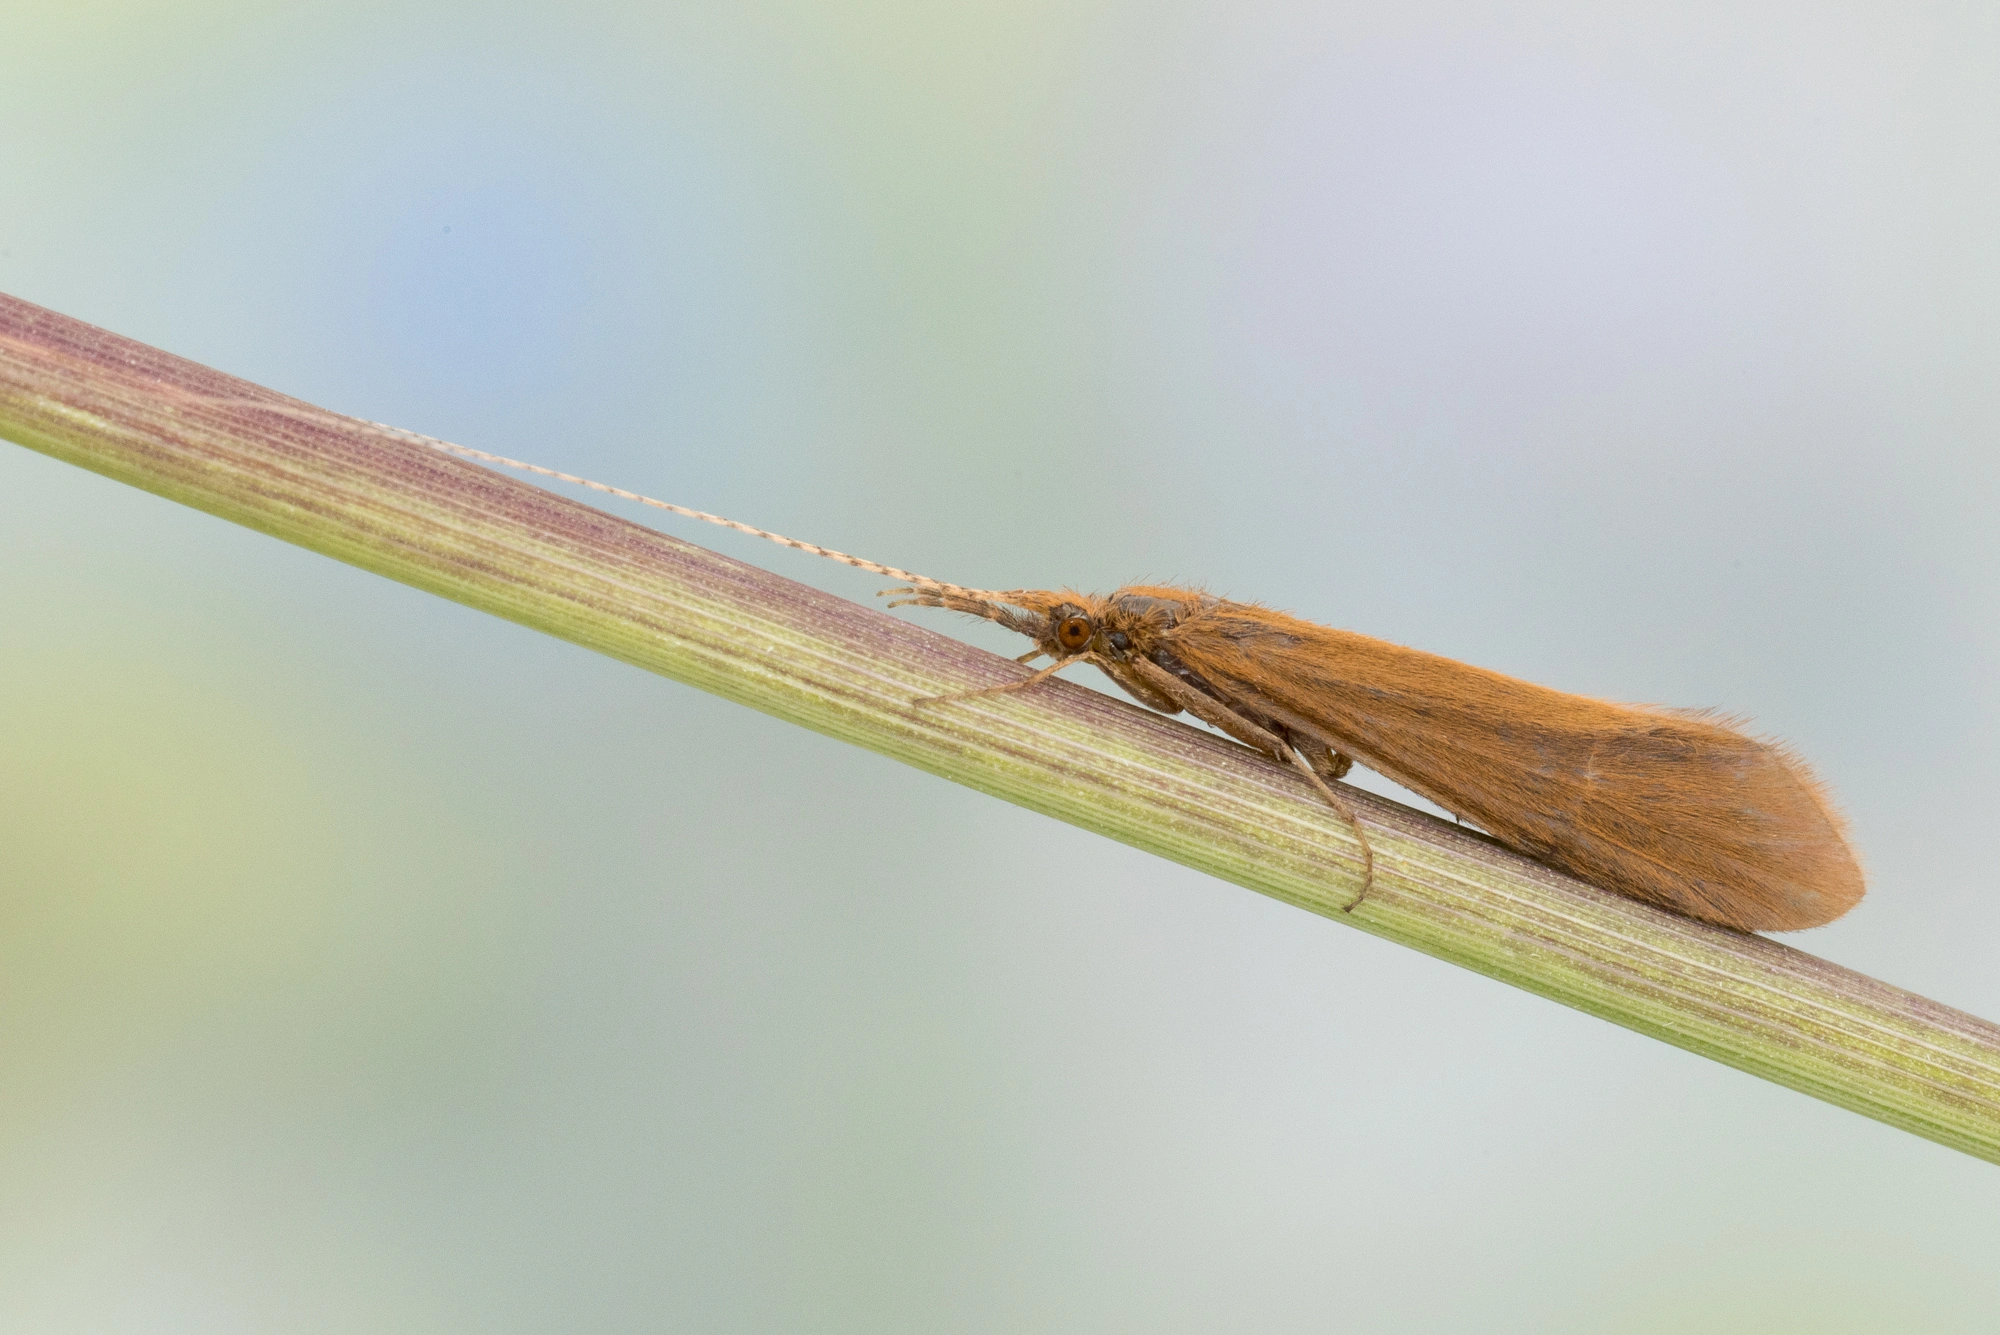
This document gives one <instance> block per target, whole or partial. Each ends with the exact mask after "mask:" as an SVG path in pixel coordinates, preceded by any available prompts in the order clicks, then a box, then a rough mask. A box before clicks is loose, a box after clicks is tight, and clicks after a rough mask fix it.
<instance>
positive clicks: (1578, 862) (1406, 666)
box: [893, 581, 1863, 932]
mask: <svg viewBox="0 0 2000 1335" xmlns="http://www.w3.org/2000/svg"><path fill="white" fill-rule="evenodd" d="M895 592H898V593H904V594H907V595H909V596H908V597H905V598H903V599H901V600H900V602H899V603H898V604H893V605H901V604H904V603H915V604H919V605H922V606H926V607H945V608H950V609H951V610H953V611H956V612H967V613H970V614H971V615H973V616H978V617H984V618H986V619H987V620H989V621H993V622H997V623H998V624H1000V625H1002V626H1005V627H1007V628H1008V629H1009V630H1014V631H1019V632H1020V633H1022V634H1024V635H1027V636H1028V637H1029V638H1031V639H1033V640H1034V642H1035V652H1034V653H1032V654H1029V655H1026V656H1025V657H1024V660H1023V661H1031V660H1032V659H1034V658H1037V657H1040V656H1041V655H1044V654H1046V655H1048V656H1049V657H1051V658H1052V659H1054V660H1055V661H1054V663H1052V664H1051V665H1050V666H1049V667H1047V668H1044V669H1043V670H1042V671H1041V672H1039V673H1036V674H1035V675H1034V676H1032V677H1029V678H1027V679H1025V680H1023V681H1021V682H1017V683H1010V684H1009V685H1008V686H1005V687H1000V688H997V689H1000V690H1012V689H1019V688H1020V687H1022V686H1027V685H1032V684H1033V683H1034V682H1035V681H1037V680H1040V679H1041V678H1042V677H1045V676H1047V675H1048V674H1049V673H1051V672H1054V671H1056V670H1057V669H1058V668H1061V667H1065V666H1067V665H1068V664H1070V663H1077V662H1083V663H1090V664H1093V665H1094V666H1096V667H1098V668H1100V669H1102V670H1103V672H1104V673H1105V675H1106V676H1108V677H1110V678H1111V679H1112V680H1113V681H1115V682H1117V683H1118V684H1119V685H1120V686H1121V687H1123V688H1124V689H1125V690H1126V692H1127V693H1129V694H1130V695H1131V696H1132V698H1134V699H1135V700H1137V701H1139V703H1141V704H1143V705H1147V706H1149V707H1151V708H1153V709H1157V710H1160V711H1161V712H1163V713H1167V714H1176V713H1179V712H1181V711H1182V710H1186V711H1187V712H1188V713H1190V714H1193V715H1194V716H1195V717H1196V718H1199V719H1201V720H1202V721H1203V722H1205V723H1209V724H1212V725H1213V726H1214V727H1216V728H1219V729H1221V730H1222V731H1223V732H1226V733H1228V734H1229V735H1230V736H1232V737H1234V738H1236V739H1237V740H1238V741H1240V742H1242V743H1244V744H1245V745H1247V746H1250V747H1254V748H1255V749H1257V750H1259V751H1262V752H1264V753H1265V754H1267V755H1269V756H1271V757H1272V758H1273V759H1275V760H1277V761H1278V762H1279V763H1281V764H1291V765H1293V766H1295V767H1296V768H1298V769H1299V770H1300V771H1302V772H1303V773H1304V774H1305V776H1306V777H1307V778H1308V779H1310V780H1311V781H1312V782H1313V783H1314V784H1315V785H1316V786H1317V787H1318V788H1319V790H1320V791H1321V793H1323V794H1324V795H1325V796H1326V798H1327V800H1328V801H1329V802H1331V803H1332V804H1333V806H1334V807H1335V808H1336V809H1337V810H1339V811H1340V812H1341V814H1342V815H1344V816H1345V817H1346V818H1347V819H1348V820H1349V822H1350V823H1353V821H1354V815H1353V812H1352V811H1351V810H1350V809H1349V808H1348V807H1347V804H1346V803H1345V802H1343V801H1341V800H1340V798H1339V797H1337V796H1336V795H1335V794H1334V793H1333V791H1332V789H1331V788H1329V787H1328V786H1327V785H1328V783H1329V782H1330V781H1332V780H1335V779H1338V778H1340V777H1341V776H1342V775H1344V774H1346V773H1347V771H1348V769H1349V768H1350V766H1352V765H1353V764H1354V762H1356V761H1359V762H1360V763H1361V764H1363V765H1366V766H1367V767H1368V768H1369V769H1372V770H1374V771H1375V772H1376V773H1378V774H1381V775H1383V776H1384V777H1386V778H1390V779H1393V780H1395V781H1396V782H1397V783H1400V784H1402V785H1403V786H1404V787H1405V788H1408V789H1410V790H1411V791H1412V792H1415V793H1420V794H1422V795H1423V796H1424V797H1426V798H1429V799H1430V800H1431V801H1433V802H1435V803H1437V804H1438V805H1439V806H1440V807H1443V808H1444V809H1445V810H1446V811H1449V812H1451V813H1453V814H1454V815H1456V816H1458V817H1460V818H1461V819H1463V820H1466V821H1468V822H1469V823H1471V824H1473V825H1476V826H1478V827H1479V828H1481V829H1483V830H1485V831H1486V832H1487V833H1489V834H1491V835H1492V836H1493V837H1494V838H1496V839H1498V840H1499V841H1500V842H1501V843H1503V844H1506V845H1507V846H1508V847H1509V848H1512V849H1514V850H1516V851H1517V852H1521V853H1525V854H1527V855H1528V856H1529V857H1533V858H1538V859H1540V860H1541V861H1543V862H1546V863H1548V864H1550V865H1551V866H1555V867H1559V868H1561V869H1562V870H1564V871H1567V872H1570V873H1572V874H1573V875H1576V876H1579V877H1581V878H1583V879H1584V880H1586V881H1590V882H1592V883H1593V884H1596V885H1600V886H1603V887H1604V888H1606V889H1608V890H1616V891H1618V892H1619V893H1620V894H1625V895H1630V896H1631V897H1633V898H1634V899H1643V900H1646V901H1648V902H1649V903H1654V904H1659V905H1661V906H1663V907H1665V908H1669V909H1673V910H1676V911H1677V912H1680V913H1685V914H1687V915H1688V916H1689V917H1693V918H1700V919H1703V920H1704V921H1707V922H1712V923H1719V924H1721V925H1722V926H1725V927H1735V928H1740V929H1742V930H1744V931H1753V932H1755V931H1789V930H1793V929H1796V928H1801V927H1817V926H1820V925H1821V924H1823V923H1828V922H1831V921H1833V920H1834V919H1835V918H1838V917H1839V916H1840V915H1841V914H1843V913H1845V912H1847V911H1848V910H1849V909H1851V908H1853V907H1854V905H1855V904H1856V903H1858V902H1859V901H1860V899H1861V895H1862V890H1863V882H1862V875H1861V867H1860V863H1859V862H1858V860H1857V859H1856V857H1855V855H1854V852H1853V850H1852V849H1851V848H1850V847H1849V846H1848V842H1847V837H1846V832H1845V826H1844V822H1843V821H1842V820H1841V818H1840V815H1839V813H1838V812H1837V811H1835V809H1834V807H1833V804H1832V802H1831V801H1830V800H1829V798H1828V796H1827V793H1826V790H1825V789H1824V788H1823V787H1822V786H1821V785H1820V783H1819V781H1818V780H1817V779H1815V778H1814V777H1813V775H1812V772H1811V771H1810V770H1808V769H1807V768H1806V766H1805V763H1804V762H1803V761H1801V760H1799V759H1798V757H1796V756H1794V755H1793V754H1792V753H1791V752H1789V751H1788V750H1786V749H1785V748H1784V747H1783V746H1780V745H1778V744H1776V743H1773V742H1766V741H1759V740H1758V739H1756V738H1754V737H1749V736H1746V735H1745V734H1744V733H1743V732H1741V731H1740V730H1739V729H1738V728H1736V727H1735V726H1734V725H1733V724H1732V723H1731V722H1730V721H1729V720H1727V719H1724V718H1720V717H1717V716H1715V715H1713V714H1709V713H1705V712H1702V711H1699V710H1670V709H1656V708H1649V707H1644V706H1637V705H1619V704H1611V703H1608V702H1606V701H1603V700H1593V699H1589V698H1588V697H1585V696H1580V695H1568V694H1565V693H1563V692H1561V691H1553V690H1550V689H1549V688H1548V687H1546V686H1536V685H1534V684H1533V683H1531V682H1525V681H1521V680H1518V679H1516V678H1513V677H1507V676H1503V675H1501V674H1500V673H1498V672H1489V671H1487V670H1486V669H1484V668H1477V667H1472V666H1470V665H1468V664H1465V663H1460V662H1457V661H1455V660H1453V659H1449V658H1441V657H1439V656H1438V655H1436V654H1427V653H1424V652H1422V651H1420V650H1416V649H1406V648H1404V647H1403V646H1401V645H1396V644H1390V643H1388V642H1387V641H1384V640H1377V639H1373V638H1371V637H1369V636H1366V635H1358V634H1356V633H1355V632H1353V631H1349V630H1335V629H1333V628H1332V627H1330V626H1320V625H1315V624H1314V623H1312V622H1310V621H1302V620H1300V619H1299V618H1297V617H1293V616H1288V615H1286V614H1285V613H1283V612H1276V611H1272V610H1271V609H1270V608H1267V607H1260V606H1258V605H1256V604H1254V603H1238V602H1231V601H1229V600H1227V599H1223V598H1216V597H1213V596H1211V595H1209V594H1206V593H1201V592H1199V591H1196V590H1192V589H1175V588H1155V587H1145V586H1138V587H1133V588H1127V589H1120V590H1118V591H1117V592H1116V593H1113V594H1112V595H1111V596H1110V597H1108V598H1106V597H1098V596H1096V595H1094V594H1080V593H1072V592H1068V591H1064V592H1051V591H1047V590H1039V589H1013V590H1009V591H1007V592H1004V593H998V592H989V591H984V590H971V589H960V588H957V587H955V586H947V585H939V584H935V583H933V582H931V581H914V582H913V586H912V587H911V588H908V589H900V590H896V591H895ZM980 693H983V692H975V694H980ZM944 698H947V699H949V698H952V697H944ZM1356 828H1357V830H1358V829H1359V826H1358V825H1357V826H1356ZM1363 851H1364V857H1365V858H1366V859H1367V861H1368V863H1369V865H1370V868H1371V870H1372V861H1373V859H1372V855H1370V854H1368V852H1367V845H1366V842H1365V837H1364V842H1363ZM1365 893H1366V882H1365V881H1364V886H1363V894H1365ZM1357 902H1358V900H1357Z"/></svg>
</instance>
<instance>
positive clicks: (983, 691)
mask: <svg viewBox="0 0 2000 1335" xmlns="http://www.w3.org/2000/svg"><path fill="white" fill-rule="evenodd" d="M1015 661H1016V662H1018V661H1020V660H1018V659H1016V660H1015ZM1071 661H1072V660H1070V659H1067V658H1059V659H1057V660H1056V661H1055V662H1053V663H1051V664H1049V665H1048V666H1047V667H1045V668H1043V669H1042V670H1041V671H1039V672H1036V673H1033V674H1032V675H1030V676H1026V677H1023V678H1021V679H1020V680H1019V681H1009V682H1003V683H1001V684H1000V685H998V686H984V687H981V688H980V689H979V690H976V691H952V692H950V693H949V694H947V695H920V696H918V697H917V698H916V699H914V700H912V701H910V703H911V704H913V705H935V704H942V703H943V702H945V701H947V700H970V699H971V698H972V697H974V696H975V695H1005V694H1007V692H1009V691H1020V690H1025V689H1027V688H1028V687H1030V686H1033V685H1034V684H1035V683H1036V682H1038V681H1041V680H1042V679H1043V678H1045V677H1052V676H1054V675H1055V674H1056V673H1058V672H1060V671H1062V670H1063V669H1064V668H1066V667H1068V666H1069V665H1070V663H1071Z"/></svg>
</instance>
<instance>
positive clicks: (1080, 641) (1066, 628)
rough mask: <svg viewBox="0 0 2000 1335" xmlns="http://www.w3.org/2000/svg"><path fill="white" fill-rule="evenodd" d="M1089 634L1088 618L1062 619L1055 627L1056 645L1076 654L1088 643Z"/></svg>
mask: <svg viewBox="0 0 2000 1335" xmlns="http://www.w3.org/2000/svg"><path fill="white" fill-rule="evenodd" d="M1090 634H1091V625H1090V618H1089V617H1064V618H1063V619H1062V623H1061V624H1060V625H1058V626H1057V627H1056V643H1057V644H1060V645H1061V646H1062V647H1063V648H1065V649H1067V650H1069V651H1070V652H1071V653H1076V652H1078V651H1079V650H1081V649H1082V648H1083V647H1084V646H1085V645H1086V644H1089V643H1090Z"/></svg>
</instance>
